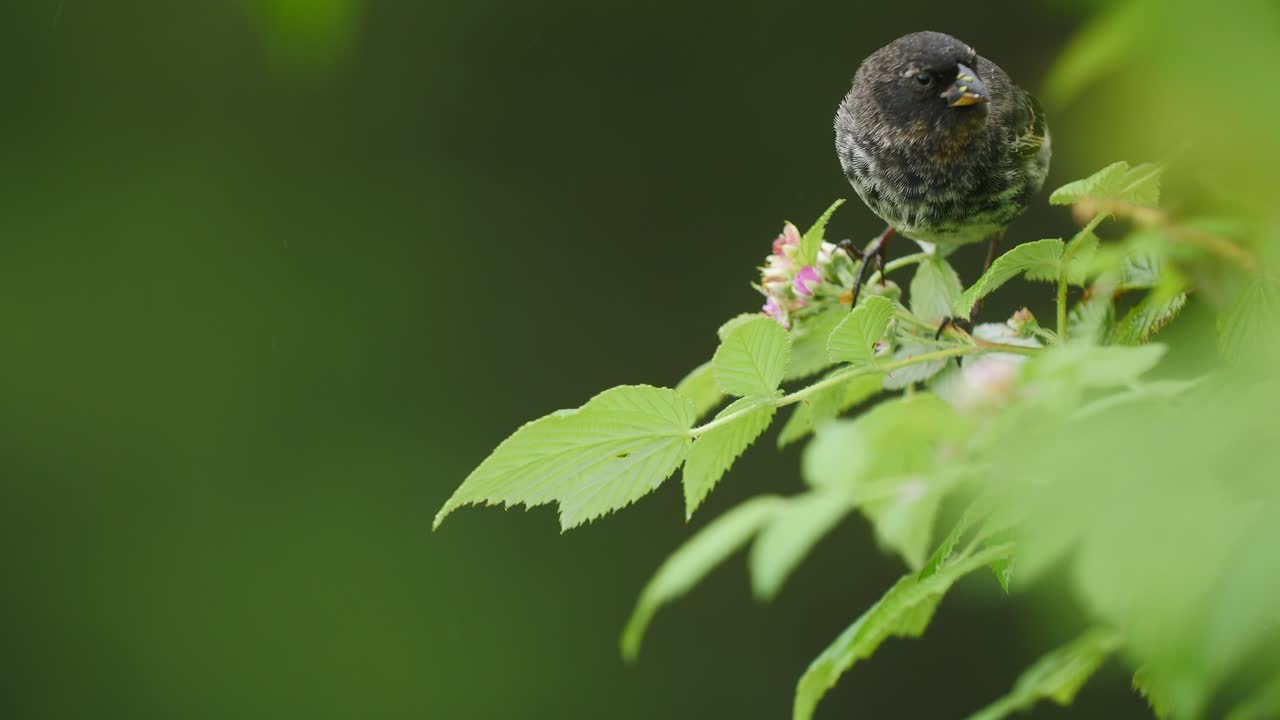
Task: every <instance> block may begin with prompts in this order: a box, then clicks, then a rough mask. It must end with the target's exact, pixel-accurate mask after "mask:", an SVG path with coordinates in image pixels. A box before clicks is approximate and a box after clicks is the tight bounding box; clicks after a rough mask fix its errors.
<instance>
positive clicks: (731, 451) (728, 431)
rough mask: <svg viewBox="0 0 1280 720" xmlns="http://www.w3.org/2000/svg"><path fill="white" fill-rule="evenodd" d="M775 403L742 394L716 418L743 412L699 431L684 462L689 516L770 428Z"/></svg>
mask: <svg viewBox="0 0 1280 720" xmlns="http://www.w3.org/2000/svg"><path fill="white" fill-rule="evenodd" d="M776 410H777V408H776V407H774V405H773V404H772V403H769V402H762V401H760V400H756V399H753V398H741V399H739V400H737V401H735V402H734V403H732V404H731V405H729V406H728V407H726V408H725V409H724V410H721V411H720V414H719V415H716V420H722V419H724V418H727V417H730V416H732V415H735V414H737V413H739V412H742V414H741V415H738V416H737V417H735V418H734V419H732V420H730V421H728V422H727V423H725V424H724V425H719V426H717V427H714V428H712V429H710V430H707V431H706V432H704V433H702V434H701V435H699V436H698V437H697V438H695V439H694V441H693V447H692V448H691V449H690V450H689V459H688V460H687V461H685V464H684V507H685V517H686V518H690V517H693V511H694V510H696V509H697V508H698V506H699V505H700V504H702V501H703V500H704V499H706V497H707V494H708V493H710V492H711V489H712V488H714V487H715V485H716V482H718V481H719V480H720V478H721V477H722V476H723V475H724V474H725V473H726V472H728V470H729V467H730V466H732V465H733V461H734V460H737V459H738V456H739V455H741V454H742V453H743V452H744V451H746V449H747V448H748V447H750V446H751V443H753V442H755V439H756V438H758V437H760V434H761V433H763V432H764V431H765V430H767V429H768V428H769V423H770V422H771V421H772V420H773V413H774V412H775V411H776Z"/></svg>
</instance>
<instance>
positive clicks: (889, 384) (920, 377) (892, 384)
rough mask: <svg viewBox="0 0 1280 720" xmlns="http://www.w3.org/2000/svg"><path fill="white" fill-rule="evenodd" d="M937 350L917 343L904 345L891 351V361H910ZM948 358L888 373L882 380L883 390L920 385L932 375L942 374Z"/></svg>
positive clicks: (905, 366)
mask: <svg viewBox="0 0 1280 720" xmlns="http://www.w3.org/2000/svg"><path fill="white" fill-rule="evenodd" d="M936 349H937V348H935V347H930V346H928V345H921V344H919V343H906V344H904V345H902V346H901V347H899V348H898V349H897V350H894V351H893V361H894V362H900V361H903V360H910V359H911V358H913V357H916V356H918V355H924V354H925V353H929V352H933V351H934V350H936ZM948 361H949V359H948V358H940V359H938V360H929V361H928V362H917V363H913V364H911V365H904V366H902V367H900V368H898V369H896V370H894V371H893V372H890V373H889V374H888V375H886V376H885V378H884V389H885V390H901V389H902V388H905V387H907V386H908V385H914V384H916V383H922V382H924V381H926V380H928V379H929V378H932V377H933V376H934V375H937V374H938V373H940V372H942V370H943V369H944V368H946V367H947V362H948Z"/></svg>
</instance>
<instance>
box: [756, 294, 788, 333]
mask: <svg viewBox="0 0 1280 720" xmlns="http://www.w3.org/2000/svg"><path fill="white" fill-rule="evenodd" d="M762 309H763V310H764V314H765V315H768V316H769V317H771V318H773V319H774V320H777V321H778V324H779V325H781V326H782V327H784V328H786V329H788V330H790V329H791V320H790V319H788V318H787V311H786V310H785V309H783V307H782V306H781V305H779V304H778V299H777V298H775V297H772V296H771V297H770V298H769V301H768V302H766V303H765V304H764V308H762Z"/></svg>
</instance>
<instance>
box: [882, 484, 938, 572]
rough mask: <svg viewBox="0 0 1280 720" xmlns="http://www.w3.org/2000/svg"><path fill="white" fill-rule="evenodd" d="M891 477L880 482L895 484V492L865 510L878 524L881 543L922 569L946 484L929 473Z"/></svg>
mask: <svg viewBox="0 0 1280 720" xmlns="http://www.w3.org/2000/svg"><path fill="white" fill-rule="evenodd" d="M887 480H888V481H887V482H886V481H885V480H881V481H880V483H878V484H881V485H884V486H886V487H891V488H892V492H891V493H890V494H889V496H888V497H886V498H883V499H880V500H877V501H875V502H869V503H866V506H865V508H864V512H865V513H866V514H867V517H869V518H871V522H872V525H874V526H875V531H876V540H877V541H879V543H880V545H881V546H882V547H884V548H887V549H889V550H892V551H893V552H895V553H897V554H898V555H900V556H901V557H902V559H903V560H905V561H906V563H907V566H908V567H910V568H911V569H912V570H919V569H920V567H921V566H922V565H924V561H925V554H926V553H928V552H929V547H930V545H929V543H930V542H932V540H933V523H934V519H935V518H936V517H937V515H938V508H939V506H940V505H941V503H942V497H943V493H944V491H945V489H946V488H945V487H944V486H943V485H942V483H940V482H938V480H937V478H931V477H927V476H914V477H905V478H889V479H887Z"/></svg>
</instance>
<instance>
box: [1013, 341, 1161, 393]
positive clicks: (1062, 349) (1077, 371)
mask: <svg viewBox="0 0 1280 720" xmlns="http://www.w3.org/2000/svg"><path fill="white" fill-rule="evenodd" d="M1166 350H1167V348H1166V347H1165V346H1164V345H1160V344H1158V343H1152V344H1150V345H1140V346H1137V347H1124V346H1120V345H1109V346H1097V345H1089V344H1084V343H1080V344H1076V343H1069V344H1066V345H1057V346H1053V347H1050V348H1046V349H1045V350H1044V351H1043V352H1039V353H1036V355H1035V357H1033V358H1031V360H1030V361H1029V362H1028V363H1027V364H1026V366H1025V373H1024V377H1025V378H1045V377H1054V376H1057V377H1069V378H1072V379H1073V380H1074V381H1075V382H1076V383H1077V384H1078V385H1079V386H1081V387H1086V388H1089V387H1092V388H1108V387H1125V386H1127V385H1132V384H1133V383H1134V382H1136V381H1137V380H1138V378H1139V377H1141V376H1142V375H1143V374H1144V373H1146V372H1147V371H1148V370H1150V369H1151V368H1153V367H1155V366H1156V364H1157V363H1159V362H1160V358H1162V357H1164V353H1165V351H1166Z"/></svg>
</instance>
